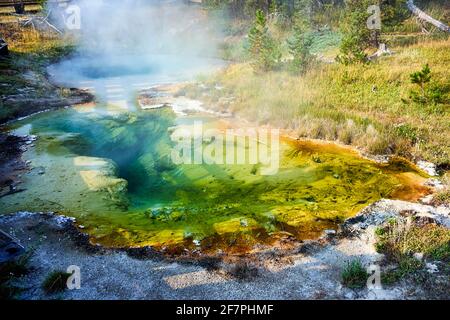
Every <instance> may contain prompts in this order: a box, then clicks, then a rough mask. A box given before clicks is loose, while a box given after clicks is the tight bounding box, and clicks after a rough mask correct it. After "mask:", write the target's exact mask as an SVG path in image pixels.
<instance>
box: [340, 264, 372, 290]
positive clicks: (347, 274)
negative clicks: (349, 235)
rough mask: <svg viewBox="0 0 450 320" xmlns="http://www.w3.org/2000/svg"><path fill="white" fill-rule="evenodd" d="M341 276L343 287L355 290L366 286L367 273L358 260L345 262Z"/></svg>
mask: <svg viewBox="0 0 450 320" xmlns="http://www.w3.org/2000/svg"><path fill="white" fill-rule="evenodd" d="M341 276H342V284H343V285H345V286H346V287H349V288H352V289H356V288H362V287H364V286H365V285H366V283H367V278H368V273H367V271H366V269H365V268H364V266H363V265H362V263H361V261H360V260H352V261H350V262H347V265H346V266H345V267H344V270H343V271H342V274H341Z"/></svg>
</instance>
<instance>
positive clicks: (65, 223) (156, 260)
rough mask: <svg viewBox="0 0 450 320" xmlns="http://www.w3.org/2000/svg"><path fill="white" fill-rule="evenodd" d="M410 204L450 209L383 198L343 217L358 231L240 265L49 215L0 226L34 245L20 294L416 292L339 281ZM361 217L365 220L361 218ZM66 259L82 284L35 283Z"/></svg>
mask: <svg viewBox="0 0 450 320" xmlns="http://www.w3.org/2000/svg"><path fill="white" fill-rule="evenodd" d="M411 208H414V209H415V210H422V211H423V210H425V211H426V212H428V214H431V215H435V214H439V215H441V216H442V217H441V218H446V219H448V217H449V210H448V208H447V209H445V208H441V209H440V211H439V210H438V211H436V209H434V208H433V207H430V206H424V205H418V204H411V203H407V202H403V201H393V200H381V201H379V202H377V203H375V204H374V205H372V206H370V207H368V208H367V209H366V210H364V211H363V212H362V213H361V214H360V216H357V217H355V218H352V219H353V220H349V221H348V222H347V223H346V224H344V227H345V228H346V229H348V228H349V227H351V228H350V229H352V231H353V232H355V231H358V232H357V233H358V234H359V235H358V236H356V237H355V236H353V237H351V238H346V237H343V236H342V235H341V234H338V235H335V236H327V237H325V236H324V237H323V238H322V239H320V240H318V241H311V242H308V243H304V244H303V245H300V246H299V247H298V248H297V249H296V250H294V251H293V252H290V253H285V254H273V255H266V256H264V257H262V258H259V260H258V263H257V264H255V265H257V266H256V267H249V268H243V269H242V268H241V269H239V268H238V267H236V264H235V263H229V262H223V261H222V262H219V263H210V264H209V265H207V264H205V263H204V262H203V263H202V262H201V261H199V260H194V261H190V262H187V261H182V260H180V259H178V260H176V259H173V258H167V257H162V256H160V255H157V254H154V255H152V254H150V255H148V254H147V255H143V254H142V252H143V251H142V250H141V251H139V250H137V251H125V250H112V249H103V248H99V247H92V246H91V245H89V244H88V241H87V239H86V236H84V235H83V234H80V233H79V232H78V231H77V229H76V228H75V227H74V226H73V221H72V220H71V219H69V218H65V217H60V216H54V215H51V214H43V213H27V212H21V213H17V214H14V215H3V216H0V229H2V230H4V231H6V232H8V233H9V234H11V235H13V236H15V237H16V238H17V239H18V240H19V241H20V243H21V244H22V245H24V246H25V247H26V248H34V250H35V251H34V253H33V255H32V258H31V262H30V264H31V266H32V270H31V272H30V273H29V274H28V275H27V276H24V277H23V278H21V279H19V280H17V282H16V284H17V285H19V286H22V287H24V288H25V290H24V292H23V294H22V296H21V297H20V298H21V299H93V300H97V299H108V300H111V299H179V300H183V299H416V298H424V297H426V292H424V291H423V290H422V289H420V288H417V286H415V285H413V284H408V283H400V284H398V285H396V286H395V287H389V288H383V289H382V290H375V291H374V290H372V291H369V290H367V289H361V290H350V289H348V288H345V287H343V286H342V285H341V283H340V273H341V270H342V268H343V266H344V265H345V263H346V262H347V261H349V260H352V259H354V258H359V259H361V261H362V262H363V263H364V264H365V265H369V264H373V263H377V262H379V261H380V260H381V259H382V255H380V254H378V253H376V252H375V250H374V247H373V241H374V238H373V231H374V229H375V226H374V224H377V223H379V222H380V221H381V220H383V219H382V218H383V217H388V216H389V215H390V214H394V213H395V212H398V211H399V209H401V210H405V209H411ZM374 217H377V218H374ZM377 219H378V220H377ZM366 220H367V221H368V222H370V223H368V224H367V223H366V224H364V221H366ZM242 259H244V258H242ZM235 261H236V259H235ZM70 265H76V266H79V267H80V269H81V288H80V289H75V290H65V291H64V292H63V293H59V294H54V295H46V294H45V293H44V291H43V290H42V289H41V284H42V282H43V281H44V279H45V277H46V276H47V275H48V274H49V273H50V272H51V271H53V270H66V268H67V267H68V266H70ZM238 265H239V264H238ZM249 265H250V264H249ZM236 270H238V271H236ZM444 298H445V297H444ZM447 298H448V297H447Z"/></svg>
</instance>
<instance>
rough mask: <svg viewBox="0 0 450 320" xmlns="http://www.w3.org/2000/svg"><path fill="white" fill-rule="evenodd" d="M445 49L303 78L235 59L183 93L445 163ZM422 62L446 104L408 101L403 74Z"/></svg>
mask: <svg viewBox="0 0 450 320" xmlns="http://www.w3.org/2000/svg"><path fill="white" fill-rule="evenodd" d="M449 49H450V40H448V39H447V40H440V41H429V42H426V43H421V44H418V45H413V46H410V47H407V48H398V49H396V53H395V55H393V56H391V57H385V58H382V59H380V60H379V61H377V62H374V63H371V64H369V65H352V66H342V65H339V64H331V65H326V64H318V65H316V66H315V67H314V68H313V69H312V70H311V71H310V72H309V73H307V74H306V75H305V76H303V77H299V76H295V75H292V74H290V73H288V72H285V71H274V72H270V73H267V74H264V75H258V76H256V75H255V74H254V73H253V71H252V70H251V68H250V66H249V65H247V64H235V65H231V66H230V67H229V68H228V69H226V70H225V71H224V72H221V73H219V74H218V75H216V76H215V77H213V78H208V79H206V78H199V80H200V81H201V82H203V83H204V84H206V88H204V87H203V88H199V87H195V86H190V87H188V88H187V89H186V92H187V94H188V95H190V96H191V97H196V98H201V99H202V100H204V101H205V102H207V103H208V104H209V105H211V106H212V107H213V108H216V109H219V110H229V111H232V112H234V113H236V114H238V115H240V116H243V117H245V118H248V119H250V120H253V121H258V122H260V123H262V124H264V123H270V124H271V125H274V126H278V127H281V128H286V129H290V130H293V131H294V132H295V133H296V134H298V135H299V136H306V137H311V138H321V139H328V140H339V141H341V142H343V143H347V144H352V145H356V146H359V147H362V148H364V149H366V150H367V151H368V152H370V153H375V154H383V153H394V154H397V155H402V156H406V157H408V158H410V159H417V158H424V159H426V160H429V161H433V162H435V163H438V164H441V165H444V166H448V165H449V164H450V161H449V156H450V143H449V140H448V137H449V136H450V118H449V112H450V108H449V104H448V101H450V92H449V91H450V78H449V77H448V65H449V64H450V50H449ZM425 63H428V64H429V65H430V67H431V70H432V79H433V80H432V84H431V85H439V86H440V87H441V88H443V90H444V91H445V94H444V97H445V99H447V102H446V103H441V104H428V105H419V104H417V103H414V102H412V101H411V99H410V98H409V96H410V91H411V90H414V89H415V88H414V85H413V84H411V83H410V79H409V75H410V74H411V73H412V72H414V71H417V70H420V69H421V67H422V66H423V65H424V64H425ZM216 84H218V85H220V86H221V87H223V88H221V89H220V90H218V89H216V88H215V86H216ZM224 97H227V98H224Z"/></svg>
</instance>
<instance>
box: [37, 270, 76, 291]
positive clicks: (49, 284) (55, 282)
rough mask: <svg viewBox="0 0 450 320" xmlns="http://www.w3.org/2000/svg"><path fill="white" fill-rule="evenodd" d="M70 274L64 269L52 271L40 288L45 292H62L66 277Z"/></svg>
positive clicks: (65, 284) (65, 286) (65, 285)
mask: <svg viewBox="0 0 450 320" xmlns="http://www.w3.org/2000/svg"><path fill="white" fill-rule="evenodd" d="M70 275H71V274H70V273H67V272H65V271H60V270H55V271H52V272H51V273H50V274H49V275H48V276H47V277H46V278H45V280H44V282H43V283H42V289H43V290H44V291H45V293H47V294H53V293H57V292H62V291H64V290H65V289H66V288H67V279H68V278H69V277H70Z"/></svg>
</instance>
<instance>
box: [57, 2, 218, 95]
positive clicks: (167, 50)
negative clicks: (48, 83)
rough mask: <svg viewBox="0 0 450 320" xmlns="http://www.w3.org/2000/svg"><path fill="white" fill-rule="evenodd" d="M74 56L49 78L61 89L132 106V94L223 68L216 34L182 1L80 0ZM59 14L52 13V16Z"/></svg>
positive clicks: (202, 15)
mask: <svg viewBox="0 0 450 320" xmlns="http://www.w3.org/2000/svg"><path fill="white" fill-rule="evenodd" d="M72 3H73V4H75V5H77V6H78V7H79V8H80V11H79V12H80V20H81V29H80V30H78V31H76V32H75V33H76V36H77V37H78V42H77V49H76V53H75V54H74V55H73V56H72V57H71V58H70V59H68V60H64V61H62V62H61V63H58V64H56V65H53V66H51V67H50V68H49V73H50V75H51V77H52V79H53V80H54V82H56V83H58V84H61V85H63V86H69V87H78V88H85V89H90V90H92V91H95V94H96V96H97V97H98V98H99V99H100V100H104V101H109V100H111V98H110V97H108V95H111V93H112V95H113V100H114V99H116V100H117V99H124V100H126V101H130V100H131V99H132V98H133V96H134V94H135V92H136V90H139V89H144V88H148V87H151V86H152V85H155V84H160V83H167V82H173V81H182V80H190V79H192V78H193V77H194V76H195V75H197V74H199V73H203V72H207V71H211V68H215V67H221V66H223V62H222V61H220V60H218V59H213V58H210V57H214V56H215V55H216V47H217V39H219V33H220V32H219V30H218V28H216V27H215V26H214V25H212V24H211V23H210V22H209V20H208V19H206V13H205V12H203V11H202V10H201V9H200V8H199V7H197V6H192V5H191V6H190V5H186V4H184V3H182V2H181V1H139V0H120V1H119V0H108V1H104V0H78V1H73V2H72ZM61 10H63V9H61V8H59V9H58V8H53V12H56V13H54V15H58V14H62V12H59V11H61Z"/></svg>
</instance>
